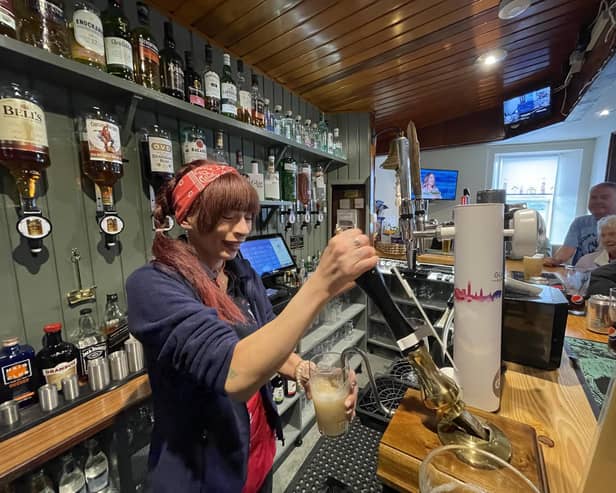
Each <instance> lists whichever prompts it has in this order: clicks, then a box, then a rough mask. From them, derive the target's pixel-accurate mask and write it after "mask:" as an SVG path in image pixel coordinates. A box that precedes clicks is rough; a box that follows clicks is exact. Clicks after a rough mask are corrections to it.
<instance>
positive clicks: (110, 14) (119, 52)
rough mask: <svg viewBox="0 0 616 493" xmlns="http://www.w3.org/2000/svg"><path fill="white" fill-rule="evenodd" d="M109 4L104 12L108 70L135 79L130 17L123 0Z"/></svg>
mask: <svg viewBox="0 0 616 493" xmlns="http://www.w3.org/2000/svg"><path fill="white" fill-rule="evenodd" d="M108 5H109V6H108V7H107V10H105V11H104V12H103V14H102V21H103V35H104V39H105V59H106V61H107V72H109V73H110V74H113V75H117V76H118V77H122V78H124V79H127V80H134V75H133V70H134V68H133V48H132V46H131V44H130V31H129V28H128V18H127V17H126V15H124V11H123V9H122V4H121V0H109V2H108Z"/></svg>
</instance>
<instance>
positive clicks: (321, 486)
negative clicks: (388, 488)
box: [285, 418, 383, 493]
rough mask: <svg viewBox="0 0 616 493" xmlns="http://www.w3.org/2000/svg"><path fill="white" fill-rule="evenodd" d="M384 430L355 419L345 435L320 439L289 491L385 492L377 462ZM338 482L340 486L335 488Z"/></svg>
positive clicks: (292, 481)
mask: <svg viewBox="0 0 616 493" xmlns="http://www.w3.org/2000/svg"><path fill="white" fill-rule="evenodd" d="M381 436H382V433H381V432H378V431H376V430H373V429H372V428H368V427H367V426H364V425H362V424H361V423H360V421H359V419H358V418H355V419H354V420H353V422H352V423H351V426H350V427H349V431H348V433H347V434H346V435H345V436H343V437H342V438H337V439H333V440H332V439H327V438H324V437H321V438H319V440H318V441H317V443H316V445H315V446H314V448H313V449H312V451H311V452H310V454H308V457H306V460H305V461H304V464H303V465H302V467H301V468H300V469H299V471H297V473H295V476H293V479H292V480H291V483H289V486H288V488H287V489H286V490H285V493H308V492H311V493H312V492H315V493H320V492H328V491H344V492H349V493H351V492H352V493H381V492H382V491H383V485H382V484H381V482H380V481H379V480H378V479H377V477H376V462H377V457H378V448H379V442H380V441H381ZM334 484H336V485H338V486H339V488H342V487H343V486H344V488H343V489H338V488H333V489H332V486H333V485H334Z"/></svg>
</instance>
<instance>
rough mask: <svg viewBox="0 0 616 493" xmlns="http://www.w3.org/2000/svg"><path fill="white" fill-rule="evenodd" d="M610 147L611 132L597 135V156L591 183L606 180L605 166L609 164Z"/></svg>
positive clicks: (593, 164) (593, 165)
mask: <svg viewBox="0 0 616 493" xmlns="http://www.w3.org/2000/svg"><path fill="white" fill-rule="evenodd" d="M609 149H610V134H605V135H601V136H600V137H597V142H596V144H595V157H594V159H593V163H592V172H591V174H590V183H591V184H593V185H594V184H596V183H600V182H602V181H604V180H605V167H606V165H607V154H608V151H609Z"/></svg>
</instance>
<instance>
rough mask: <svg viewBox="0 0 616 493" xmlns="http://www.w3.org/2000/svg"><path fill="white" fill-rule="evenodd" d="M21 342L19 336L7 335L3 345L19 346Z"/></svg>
mask: <svg viewBox="0 0 616 493" xmlns="http://www.w3.org/2000/svg"><path fill="white" fill-rule="evenodd" d="M17 344H19V337H5V338H4V339H2V345H3V346H4V347H11V346H17Z"/></svg>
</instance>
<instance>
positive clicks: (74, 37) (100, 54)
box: [70, 0, 106, 70]
mask: <svg viewBox="0 0 616 493" xmlns="http://www.w3.org/2000/svg"><path fill="white" fill-rule="evenodd" d="M70 28H71V55H72V58H73V60H77V61H78V62H81V63H85V64H86V65H90V66H91V67H96V68H98V69H100V70H106V64H105V38H104V36H103V23H102V21H101V15H100V11H99V10H98V9H97V8H96V7H95V6H94V5H93V4H91V3H90V2H87V1H83V0H79V1H77V2H75V8H74V10H73V17H72V19H71V22H70Z"/></svg>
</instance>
